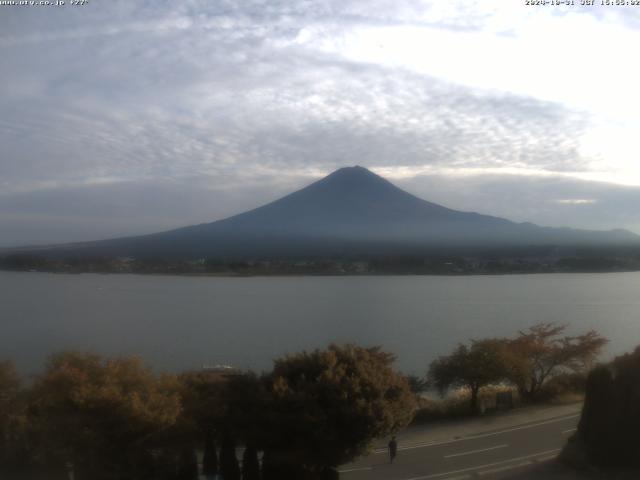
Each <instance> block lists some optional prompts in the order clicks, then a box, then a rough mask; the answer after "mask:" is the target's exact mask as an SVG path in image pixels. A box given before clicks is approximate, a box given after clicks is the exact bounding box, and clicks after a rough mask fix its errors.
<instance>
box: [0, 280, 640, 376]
mask: <svg viewBox="0 0 640 480" xmlns="http://www.w3.org/2000/svg"><path fill="white" fill-rule="evenodd" d="M540 321H552V322H560V323H568V324H569V325H570V331H571V332H572V333H580V332H583V331H585V330H587V329H590V328H595V329H597V330H598V331H600V332H601V333H602V334H603V335H605V336H606V337H607V338H609V339H610V340H611V342H610V344H609V345H608V347H607V351H606V356H611V355H614V354H619V353H622V352H624V351H628V350H631V349H632V348H633V347H635V346H636V345H638V344H640V273H614V274H551V275H504V276H460V277H441V276H366V277H275V278H274V277H255V278H216V277H170V276H140V275H93V274H82V275H57V274H46V273H12V272H0V359H2V358H7V357H9V358H13V359H14V360H15V361H16V362H17V364H18V366H19V367H20V368H21V370H22V371H24V372H36V371H38V370H39V369H40V367H41V366H42V364H43V361H44V359H45V358H46V355H47V354H49V353H51V352H54V351H58V350H61V349H69V348H73V349H80V350H92V351H96V352H99V353H104V354H138V355H141V356H142V357H143V358H144V359H145V360H146V361H148V362H149V363H150V364H151V365H153V366H154V367H156V368H157V369H168V370H172V371H178V370H182V369H187V368H199V367H201V366H202V365H213V364H218V363H224V364H232V365H235V366H238V367H243V368H245V367H248V368H253V369H257V370H263V369H268V368H269V367H270V365H271V361H272V359H273V358H275V357H277V356H280V355H282V354H284V353H287V352H295V351H299V350H302V349H312V348H315V347H323V346H325V345H327V344H328V343H330V342H349V341H351V342H357V343H359V344H362V345H382V346H383V347H384V348H385V349H386V350H389V351H391V352H393V353H395V354H396V355H397V357H398V360H397V364H396V365H397V367H399V368H400V369H402V370H404V371H406V372H408V373H419V374H422V373H424V372H425V371H426V368H427V365H428V363H429V362H430V361H431V360H432V359H433V358H435V357H436V356H438V355H441V354H444V353H447V352H449V351H450V350H451V349H452V348H453V347H454V346H455V344H456V343H457V342H464V341H466V340H468V339H470V338H479V337H487V336H510V335H514V334H516V333H517V331H518V330H519V329H523V328H526V327H527V326H529V325H532V324H534V323H536V322H540Z"/></svg>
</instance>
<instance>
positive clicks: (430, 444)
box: [373, 413, 580, 455]
mask: <svg viewBox="0 0 640 480" xmlns="http://www.w3.org/2000/svg"><path fill="white" fill-rule="evenodd" d="M579 416H580V414H579V413H576V414H575V415H569V416H566V417H561V418H554V419H551V420H546V421H544V422H538V423H532V424H530V425H523V426H520V427H513V428H508V429H506V430H500V431H498V432H491V433H481V434H478V435H470V436H468V437H461V438H452V439H450V440H440V441H438V440H436V441H433V442H424V443H416V444H413V445H409V446H406V447H399V448H398V450H413V449H416V448H426V447H437V446H439V445H448V444H450V443H457V442H464V441H467V440H476V439H478V438H487V437H493V436H495V435H501V434H503V433H509V432H515V431H517V430H525V429H527V428H534V427H539V426H541V425H548V424H550V423H557V422H563V421H565V420H571V419H572V418H576V417H579ZM373 453H374V454H375V455H379V454H381V453H385V454H386V453H387V449H386V448H379V449H377V450H374V451H373Z"/></svg>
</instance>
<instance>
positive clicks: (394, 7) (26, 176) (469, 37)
mask: <svg viewBox="0 0 640 480" xmlns="http://www.w3.org/2000/svg"><path fill="white" fill-rule="evenodd" d="M3 3H11V2H10V1H7V2H4V1H3V2H0V73H1V76H0V78H1V80H2V82H1V88H0V112H2V115H0V246H10V245H22V244H45V243H58V242H67V241H84V240H92V239H100V238H111V237H118V236H123V235H134V234H142V233H151V232H155V231H161V230H167V229H170V228H175V227H180V226H186V225H191V224H196V223H202V222H209V221H213V220H217V219H221V218H225V217H227V216H230V215H233V214H236V213H240V212H242V211H245V210H247V209H250V208H253V207H255V206H259V205H262V204H264V203H267V202H269V201H272V200H275V199H277V198H279V197H281V196H283V195H285V194H287V193H289V192H291V191H293V190H296V189H298V188H301V187H303V186H305V185H307V184H309V183H311V182H313V181H315V180H317V179H319V178H321V177H322V176H324V175H326V174H328V173H330V172H331V171H333V170H335V169H337V168H340V167H343V166H350V165H362V166H365V167H367V168H370V169H371V170H372V171H374V172H376V173H378V174H380V175H383V176H384V177H386V178H387V179H389V180H391V181H392V182H394V183H395V184H396V185H398V186H399V187H401V188H404V189H405V190H407V191H409V192H411V193H413V194H415V195H417V196H419V197H421V198H424V199H427V200H430V201H433V202H436V203H440V204H443V205H445V206H448V207H451V208H455V209H460V210H467V211H477V212H481V213H486V214H492V215H497V216H502V217H505V218H508V219H511V220H514V221H530V222H534V223H537V224H540V225H548V226H572V227H579V228H590V229H611V228H627V229H630V230H632V231H635V232H636V233H640V209H638V205H640V161H639V160H640V159H639V158H638V152H640V115H638V114H637V112H640V69H638V68H637V59H636V60H634V58H637V53H636V51H637V46H638V44H639V42H640V34H639V30H640V6H631V5H629V6H616V5H611V6H603V5H593V6H580V5H579V4H580V0H575V2H574V3H575V4H576V5H573V6H552V5H544V6H542V5H541V6H528V5H526V4H525V1H524V0H522V1H520V0H495V1H490V0H481V1H473V0H467V1H456V0H448V1H446V2H443V1H439V2H430V1H413V0H406V1H398V0H366V1H356V0H324V1H321V0H317V1H313V0H297V1H293V0H291V1H285V0H264V1H261V0H237V1H228V0H216V1H210V0H181V1H175V0H173V1H164V0H153V1H151V0H137V1H131V0H122V1H121V0H108V1H107V0H101V1H98V0H89V2H88V3H87V4H86V5H79V6H74V5H71V2H70V1H69V0H67V2H66V4H65V5H59V6H55V5H52V6H35V5H8V4H7V5H3ZM52 3H53V2H52ZM596 3H600V0H597V1H596Z"/></svg>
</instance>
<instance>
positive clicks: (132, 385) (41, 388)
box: [30, 352, 180, 480]
mask: <svg viewBox="0 0 640 480" xmlns="http://www.w3.org/2000/svg"><path fill="white" fill-rule="evenodd" d="M31 394H32V397H33V401H32V404H31V407H30V409H31V421H32V422H33V424H34V426H35V428H36V430H37V432H38V438H39V439H40V441H41V442H42V445H43V447H44V448H43V450H46V451H48V452H51V453H52V454H53V455H54V456H55V457H56V458H57V460H59V461H61V462H64V463H65V464H67V465H72V466H73V470H74V473H75V478H76V480H101V479H107V478H108V479H112V478H152V475H153V465H152V457H153V455H152V448H153V446H154V440H156V438H157V437H158V436H160V434H161V433H162V432H163V431H164V430H166V429H168V428H170V427H172V426H173V425H175V423H176V421H177V419H178V416H179V413H180V396H179V393H178V389H177V383H176V380H175V378H174V377H172V376H169V375H161V376H157V375H155V374H153V373H152V372H151V370H150V369H149V368H148V367H146V366H145V365H144V364H143V363H142V362H141V361H140V359H138V358H136V357H127V358H118V359H103V358H101V357H100V356H98V355H93V354H85V353H75V352H65V353H60V354H57V355H53V356H52V357H50V359H49V362H48V365H47V367H46V370H45V372H44V374H43V375H41V376H40V377H39V378H38V379H37V380H36V382H35V384H34V386H33V388H32V392H31Z"/></svg>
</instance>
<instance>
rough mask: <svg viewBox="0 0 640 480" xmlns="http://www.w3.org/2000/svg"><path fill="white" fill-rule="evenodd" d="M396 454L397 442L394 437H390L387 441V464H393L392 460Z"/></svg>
mask: <svg viewBox="0 0 640 480" xmlns="http://www.w3.org/2000/svg"><path fill="white" fill-rule="evenodd" d="M397 453H398V442H396V436H395V435H394V436H393V437H391V440H390V441H389V463H393V459H394V458H396V454H397Z"/></svg>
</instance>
